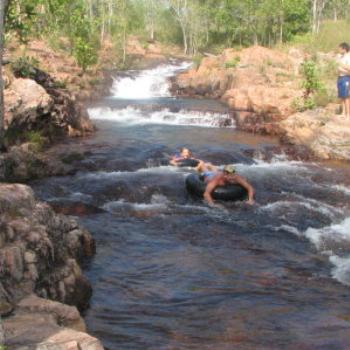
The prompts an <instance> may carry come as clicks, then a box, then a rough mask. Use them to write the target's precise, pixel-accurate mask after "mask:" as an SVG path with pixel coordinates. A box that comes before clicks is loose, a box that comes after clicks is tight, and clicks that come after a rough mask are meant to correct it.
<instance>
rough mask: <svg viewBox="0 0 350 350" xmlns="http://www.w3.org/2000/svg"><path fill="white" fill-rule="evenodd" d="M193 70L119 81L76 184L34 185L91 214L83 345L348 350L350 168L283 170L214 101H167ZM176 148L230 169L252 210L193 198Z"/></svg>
mask: <svg viewBox="0 0 350 350" xmlns="http://www.w3.org/2000/svg"><path fill="white" fill-rule="evenodd" d="M186 67H188V65H187V64H186V63H179V62H176V61H173V62H170V63H169V64H167V65H163V66H159V67H157V68H155V69H151V70H146V71H140V72H136V71H132V72H126V73H124V74H121V75H119V76H117V77H116V78H115V81H114V84H113V87H112V89H111V95H110V96H109V97H107V98H105V99H103V100H102V101H99V102H98V103H96V104H95V105H94V106H91V107H90V109H89V113H90V116H91V118H92V119H93V120H94V122H95V124H96V125H97V126H98V129H99V130H98V132H97V133H96V134H95V135H94V136H93V137H91V138H89V139H84V140H79V141H71V143H72V148H74V145H73V144H75V146H77V144H79V147H80V149H81V150H86V152H85V154H86V157H85V158H84V159H82V160H81V161H80V162H81V171H79V172H78V173H76V174H74V175H70V176H65V177H56V178H55V177H54V178H49V179H44V180H39V181H35V182H34V183H33V184H32V185H33V187H34V190H35V191H36V194H37V195H38V196H39V197H40V198H41V199H43V200H46V201H48V202H50V203H52V204H53V205H54V207H56V208H60V209H61V211H62V208H63V209H65V212H68V213H70V214H77V211H76V207H79V206H84V208H85V209H86V208H88V209H89V210H84V211H82V212H81V213H80V215H79V221H80V223H81V224H82V225H84V226H85V227H86V228H87V229H88V230H90V232H91V233H92V234H93V236H94V238H95V239H96V241H97V254H96V256H95V257H94V258H93V259H92V260H91V261H87V262H85V264H84V270H85V274H86V275H87V276H88V278H89V279H90V281H91V282H92V284H93V288H94V294H93V298H92V301H91V307H90V309H89V310H88V311H87V312H86V314H85V315H84V316H85V320H86V322H87V325H88V330H89V332H90V333H92V334H93V335H95V336H97V337H99V338H100V339H101V340H102V341H103V343H104V345H105V346H106V348H108V349H110V350H126V349H130V350H145V349H152V350H153V349H154V350H163V349H164V350H170V349H174V350H175V349H184V350H190V349H196V350H200V349H201V350H202V349H215V350H226V349H230V350H231V349H245V350H246V349H259V350H260V349H317V350H320V349H325V350H330V349H337V350H339V349H349V348H350V295H349V288H350V215H349V212H350V176H349V175H350V168H349V166H346V165H344V164H335V163H316V162H314V163H311V162H310V163H308V162H301V161H296V160H293V159H289V158H288V157H287V156H286V155H285V154H283V152H280V151H277V150H278V147H276V146H277V144H278V143H277V141H276V140H274V139H272V138H269V137H263V136H254V135H249V134H246V133H242V132H239V131H237V130H236V129H235V125H234V122H233V121H232V119H231V118H230V116H229V114H228V112H227V110H226V107H225V106H223V105H221V104H219V103H218V102H215V101H210V100H190V99H187V100H186V99H175V98H172V97H171V95H170V93H169V86H168V81H167V79H168V78H169V77H170V76H172V75H174V74H175V73H176V72H178V71H180V70H182V69H186ZM182 146H187V147H189V148H190V149H191V150H192V151H193V153H194V154H195V155H196V156H197V157H199V158H202V159H205V160H208V161H212V162H214V163H215V164H226V163H234V164H235V165H236V168H237V171H238V173H239V174H241V175H243V176H244V177H246V178H247V179H248V180H249V181H250V182H251V183H252V184H253V185H254V187H255V188H256V202H257V204H256V205H255V206H249V205H247V204H246V203H244V202H239V203H225V210H219V209H212V208H209V207H208V206H206V204H205V203H203V202H202V201H201V200H198V199H195V198H191V197H190V196H189V195H188V194H187V193H186V190H185V187H184V180H185V177H186V176H187V174H188V173H190V171H191V170H189V169H177V168H174V167H169V166H167V165H166V162H165V160H166V156H167V154H173V153H174V152H175V151H176V150H177V149H178V148H179V147H182Z"/></svg>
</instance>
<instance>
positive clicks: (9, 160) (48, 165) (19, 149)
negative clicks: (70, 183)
mask: <svg viewBox="0 0 350 350" xmlns="http://www.w3.org/2000/svg"><path fill="white" fill-rule="evenodd" d="M37 148H38V145H37V144H35V143H34V144H33V143H24V144H22V145H19V146H12V147H11V148H9V149H8V151H7V152H6V153H2V154H0V182H11V183H15V182H27V181H29V180H33V179H37V178H43V177H47V176H59V175H67V174H71V173H72V172H73V171H74V169H73V167H72V166H71V165H69V164H65V163H63V162H62V160H61V159H60V158H59V157H58V156H57V155H53V156H52V155H51V154H48V153H43V152H38V150H37Z"/></svg>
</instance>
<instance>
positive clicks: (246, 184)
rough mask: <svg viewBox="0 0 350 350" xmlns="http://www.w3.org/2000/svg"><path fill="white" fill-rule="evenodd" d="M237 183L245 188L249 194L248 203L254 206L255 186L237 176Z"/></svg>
mask: <svg viewBox="0 0 350 350" xmlns="http://www.w3.org/2000/svg"><path fill="white" fill-rule="evenodd" d="M235 181H236V183H238V184H239V185H241V186H242V187H243V188H245V189H246V190H247V192H248V201H247V202H248V203H249V204H254V203H255V201H254V195H255V191H254V188H253V186H252V185H251V184H250V183H249V182H248V181H247V180H246V179H244V178H243V177H241V176H239V175H236V176H235Z"/></svg>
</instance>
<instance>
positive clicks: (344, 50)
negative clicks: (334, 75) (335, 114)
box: [337, 43, 350, 120]
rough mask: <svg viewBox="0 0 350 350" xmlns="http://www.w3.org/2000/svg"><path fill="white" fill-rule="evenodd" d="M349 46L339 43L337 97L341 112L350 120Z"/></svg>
mask: <svg viewBox="0 0 350 350" xmlns="http://www.w3.org/2000/svg"><path fill="white" fill-rule="evenodd" d="M349 52H350V46H349V44H348V43H341V44H340V45H339V56H338V74H339V76H338V83H337V85H338V97H339V98H340V99H341V102H342V114H343V116H344V117H345V118H346V119H348V120H350V53H349Z"/></svg>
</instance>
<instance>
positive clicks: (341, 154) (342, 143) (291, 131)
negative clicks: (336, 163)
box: [281, 110, 350, 160]
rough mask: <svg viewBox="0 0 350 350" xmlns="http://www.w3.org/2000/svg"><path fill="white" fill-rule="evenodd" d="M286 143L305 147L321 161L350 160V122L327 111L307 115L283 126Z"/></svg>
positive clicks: (288, 121) (287, 121)
mask: <svg viewBox="0 0 350 350" xmlns="http://www.w3.org/2000/svg"><path fill="white" fill-rule="evenodd" d="M281 129H282V130H283V133H284V136H283V141H284V142H285V143H290V144H293V145H304V146H306V147H307V148H308V149H310V150H311V151H312V152H313V153H314V154H315V155H316V156H317V157H318V158H321V159H337V160H350V141H349V140H350V121H349V120H346V119H345V118H344V117H342V116H339V115H334V114H333V113H327V111H325V110H314V111H306V112H303V113H297V114H294V115H292V116H290V117H289V118H288V119H286V120H284V121H283V122H282V123H281Z"/></svg>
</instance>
